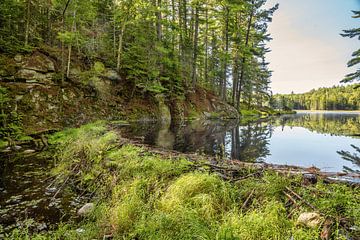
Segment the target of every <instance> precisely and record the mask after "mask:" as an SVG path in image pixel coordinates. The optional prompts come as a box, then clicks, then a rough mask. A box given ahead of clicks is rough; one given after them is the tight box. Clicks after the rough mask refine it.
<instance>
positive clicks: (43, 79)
mask: <svg viewBox="0 0 360 240" xmlns="http://www.w3.org/2000/svg"><path fill="white" fill-rule="evenodd" d="M13 62H14V63H13V64H11V63H10V64H9V66H8V67H7V68H8V70H7V71H3V72H2V74H0V75H2V76H4V77H5V78H6V79H8V80H10V81H11V80H17V81H25V82H27V83H43V84H51V83H52V79H53V77H54V75H55V70H56V69H55V64H54V61H53V60H52V59H51V58H50V57H48V56H46V55H45V54H42V53H40V52H34V53H33V54H32V55H30V56H27V57H24V56H22V55H20V54H17V55H15V57H14V59H13ZM9 69H10V70H9Z"/></svg>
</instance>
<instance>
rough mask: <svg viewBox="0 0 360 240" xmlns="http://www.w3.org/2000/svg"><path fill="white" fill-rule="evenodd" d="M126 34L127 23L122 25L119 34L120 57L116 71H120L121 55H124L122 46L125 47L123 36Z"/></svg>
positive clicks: (118, 57)
mask: <svg viewBox="0 0 360 240" xmlns="http://www.w3.org/2000/svg"><path fill="white" fill-rule="evenodd" d="M124 32H125V22H123V23H122V24H121V29H120V34H119V45H118V56H117V64H116V70H117V71H118V72H119V71H120V64H121V54H122V45H123V36H124Z"/></svg>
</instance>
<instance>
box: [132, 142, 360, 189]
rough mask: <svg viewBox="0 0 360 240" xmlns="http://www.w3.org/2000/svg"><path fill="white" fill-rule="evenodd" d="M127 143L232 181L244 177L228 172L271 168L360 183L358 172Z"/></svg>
mask: <svg viewBox="0 0 360 240" xmlns="http://www.w3.org/2000/svg"><path fill="white" fill-rule="evenodd" d="M127 141H128V143H129V144H132V145H135V146H139V147H142V148H143V149H144V152H149V153H154V154H158V155H160V156H164V157H169V158H185V159H188V160H189V161H191V162H193V163H195V165H196V167H210V168H211V169H212V170H213V171H215V172H218V173H219V175H220V176H221V177H222V178H224V180H229V181H232V182H236V181H240V180H242V179H244V177H240V178H239V179H234V178H232V176H229V175H230V174H227V173H231V172H232V173H234V172H240V171H241V170H244V169H258V170H259V172H261V171H265V170H272V171H275V172H277V173H279V174H283V175H285V176H296V175H303V176H305V175H313V176H314V177H315V178H320V179H323V180H324V181H326V182H329V183H332V182H345V183H349V184H351V185H360V174H359V173H351V172H349V173H345V172H325V171H320V170H319V169H317V168H315V167H310V168H303V167H298V166H291V165H279V164H269V163H264V162H257V163H252V162H242V161H239V160H235V159H216V158H215V157H212V156H207V155H199V154H196V153H181V152H178V151H175V150H168V149H162V148H158V147H154V146H151V145H147V144H143V143H139V142H138V141H135V140H129V139H128V140H127ZM259 172H256V173H252V174H250V175H249V176H245V178H249V177H253V176H256V175H257V174H259Z"/></svg>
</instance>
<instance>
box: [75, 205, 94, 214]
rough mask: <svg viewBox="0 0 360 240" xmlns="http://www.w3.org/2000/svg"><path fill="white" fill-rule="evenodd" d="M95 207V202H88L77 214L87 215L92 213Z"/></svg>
mask: <svg viewBox="0 0 360 240" xmlns="http://www.w3.org/2000/svg"><path fill="white" fill-rule="evenodd" d="M94 208H95V204H93V203H86V204H85V205H84V206H82V207H81V208H80V209H79V210H78V211H77V215H79V216H86V215H88V214H90V213H91V212H92V211H93V210H94Z"/></svg>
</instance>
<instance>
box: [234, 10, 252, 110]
mask: <svg viewBox="0 0 360 240" xmlns="http://www.w3.org/2000/svg"><path fill="white" fill-rule="evenodd" d="M253 16H254V10H252V11H251V12H250V17H249V21H248V26H247V31H246V39H245V48H247V46H248V45H249V38H250V30H251V24H252V19H253ZM245 64H246V56H244V57H243V59H242V63H241V73H240V79H239V88H238V94H237V105H236V107H237V109H239V108H240V100H241V91H242V85H243V82H244V72H245Z"/></svg>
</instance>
